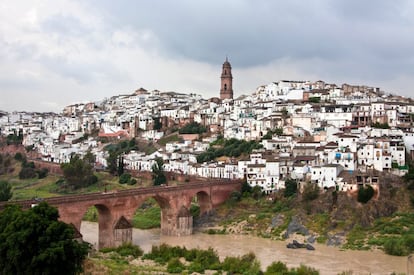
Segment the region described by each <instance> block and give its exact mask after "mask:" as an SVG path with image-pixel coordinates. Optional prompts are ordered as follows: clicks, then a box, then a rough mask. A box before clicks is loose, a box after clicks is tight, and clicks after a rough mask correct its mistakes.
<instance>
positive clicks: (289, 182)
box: [283, 179, 298, 198]
mask: <svg viewBox="0 0 414 275" xmlns="http://www.w3.org/2000/svg"><path fill="white" fill-rule="evenodd" d="M297 191H298V183H297V182H296V180H294V179H286V181H285V190H284V193H283V194H284V196H285V197H286V198H287V197H291V196H293V195H295V194H296V193H297Z"/></svg>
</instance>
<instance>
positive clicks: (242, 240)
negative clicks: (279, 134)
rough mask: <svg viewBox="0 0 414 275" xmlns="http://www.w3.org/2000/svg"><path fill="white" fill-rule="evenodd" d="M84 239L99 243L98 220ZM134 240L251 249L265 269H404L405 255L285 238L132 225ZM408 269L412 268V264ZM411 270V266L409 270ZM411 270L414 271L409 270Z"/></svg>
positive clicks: (146, 244)
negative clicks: (291, 242) (165, 231)
mask: <svg viewBox="0 0 414 275" xmlns="http://www.w3.org/2000/svg"><path fill="white" fill-rule="evenodd" d="M81 233H82V235H83V239H84V240H85V241H87V242H89V243H91V244H93V245H96V244H97V243H98V224H97V223H91V222H82V226H81ZM132 239H133V243H134V244H136V245H139V246H140V247H141V248H142V249H143V250H144V252H148V251H150V250H151V247H152V245H159V244H161V243H166V244H169V245H172V246H176V245H178V246H185V247H187V248H189V249H191V248H200V249H207V248H209V247H212V248H214V249H215V250H216V251H217V253H218V254H219V256H220V258H221V259H224V258H225V257H226V256H241V255H243V254H246V253H248V252H250V251H251V252H253V253H254V254H256V256H257V258H258V259H259V261H260V263H261V266H262V269H263V270H265V269H266V267H267V266H268V265H270V264H271V263H272V262H273V261H282V262H284V263H286V264H287V266H288V267H297V266H299V265H300V264H305V265H307V266H311V267H314V268H316V269H317V270H319V271H320V274H338V273H341V272H343V271H350V270H352V271H353V273H352V274H354V275H356V274H391V273H392V272H395V273H397V274H398V273H406V272H407V257H396V256H390V255H386V254H385V253H383V252H382V251H352V250H345V251H341V250H340V249H338V248H336V247H328V246H325V245H318V244H315V245H314V246H315V248H316V250H314V251H308V250H306V249H288V248H286V244H287V242H285V241H272V240H269V239H263V238H259V237H253V236H247V235H208V234H203V233H195V234H193V235H191V236H184V237H171V236H160V230H159V229H151V230H139V229H133V234H132ZM409 268H410V269H413V265H412V264H411V265H410V267H409ZM410 271H411V272H414V270H410ZM411 274H414V273H411Z"/></svg>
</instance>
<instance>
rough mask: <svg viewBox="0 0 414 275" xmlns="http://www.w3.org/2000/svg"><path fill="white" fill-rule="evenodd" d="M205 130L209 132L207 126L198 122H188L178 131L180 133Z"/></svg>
mask: <svg viewBox="0 0 414 275" xmlns="http://www.w3.org/2000/svg"><path fill="white" fill-rule="evenodd" d="M205 132H207V128H206V127H205V126H203V125H201V124H200V123H198V122H190V123H187V124H186V125H184V126H183V127H182V128H181V129H180V130H179V131H178V133H180V134H202V133H205Z"/></svg>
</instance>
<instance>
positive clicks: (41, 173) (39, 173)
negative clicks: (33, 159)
mask: <svg viewBox="0 0 414 275" xmlns="http://www.w3.org/2000/svg"><path fill="white" fill-rule="evenodd" d="M36 173H37V177H38V178H39V179H43V178H46V177H47V174H48V173H49V170H48V169H47V168H42V169H39V170H36Z"/></svg>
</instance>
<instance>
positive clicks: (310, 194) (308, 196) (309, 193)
mask: <svg viewBox="0 0 414 275" xmlns="http://www.w3.org/2000/svg"><path fill="white" fill-rule="evenodd" d="M319 192H320V189H319V186H318V185H317V184H313V183H310V182H309V183H306V184H305V186H304V187H303V191H302V198H303V200H304V201H313V200H315V199H317V198H318V196H319Z"/></svg>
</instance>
